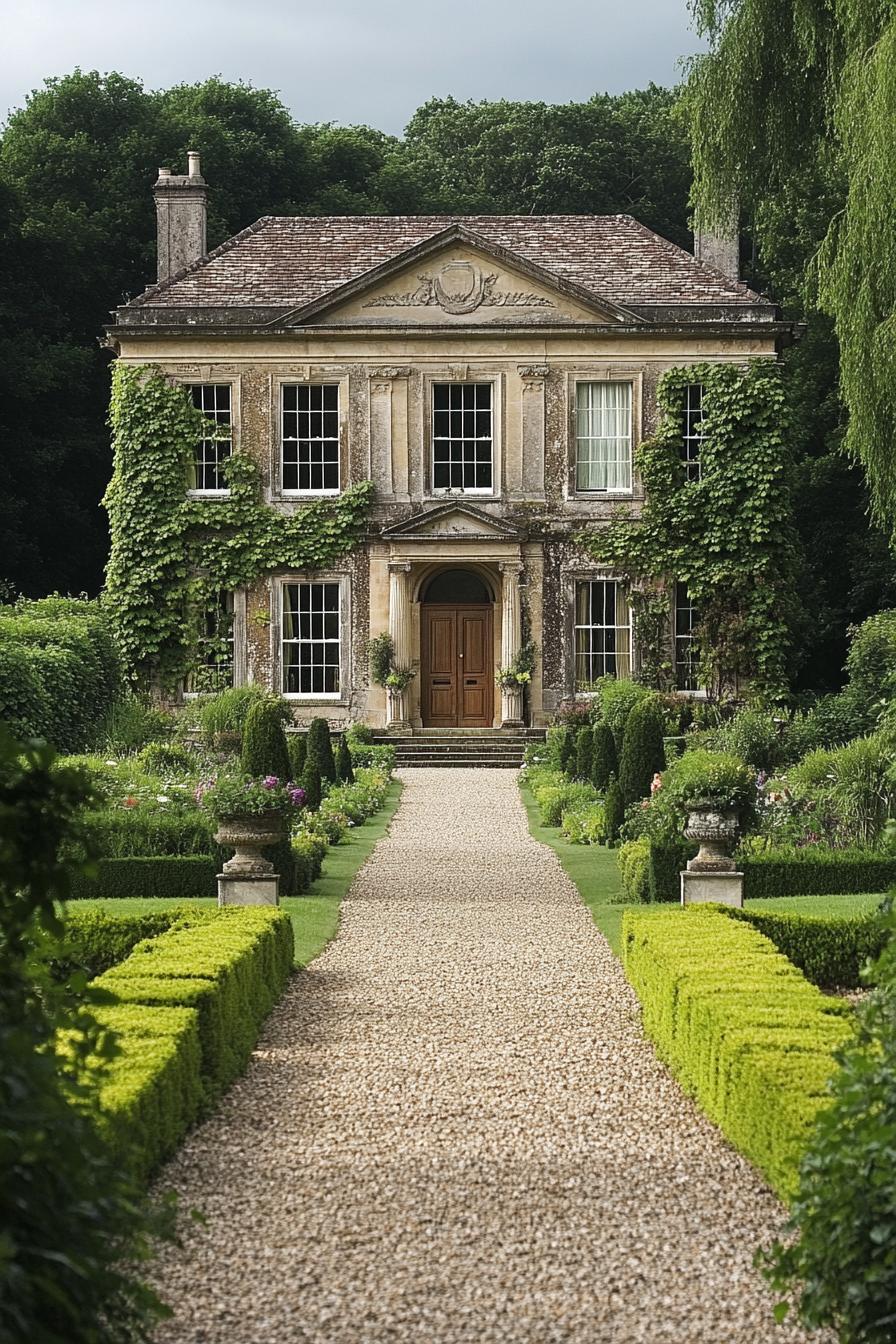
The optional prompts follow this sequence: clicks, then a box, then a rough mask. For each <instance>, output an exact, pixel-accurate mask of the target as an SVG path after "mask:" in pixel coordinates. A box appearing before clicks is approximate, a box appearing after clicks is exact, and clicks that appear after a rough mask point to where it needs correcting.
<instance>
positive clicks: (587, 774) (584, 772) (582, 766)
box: [575, 728, 594, 782]
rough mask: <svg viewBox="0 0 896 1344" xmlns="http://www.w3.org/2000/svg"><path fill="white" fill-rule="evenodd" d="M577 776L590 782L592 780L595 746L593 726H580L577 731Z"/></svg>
mask: <svg viewBox="0 0 896 1344" xmlns="http://www.w3.org/2000/svg"><path fill="white" fill-rule="evenodd" d="M575 743H576V766H575V772H576V778H577V779H583V780H586V781H588V782H590V780H591V762H592V751H593V747H594V730H593V728H580V729H579V731H578V732H577V733H576V738H575Z"/></svg>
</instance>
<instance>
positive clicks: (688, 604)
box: [675, 583, 699, 691]
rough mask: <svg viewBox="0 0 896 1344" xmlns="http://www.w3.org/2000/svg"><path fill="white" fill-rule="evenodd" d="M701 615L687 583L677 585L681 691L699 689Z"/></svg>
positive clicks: (677, 656) (677, 664) (677, 674)
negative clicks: (692, 599) (699, 625)
mask: <svg viewBox="0 0 896 1344" xmlns="http://www.w3.org/2000/svg"><path fill="white" fill-rule="evenodd" d="M698 620H699V617H698V614H697V608H696V607H695V606H694V604H693V602H692V601H691V599H690V596H689V594H688V589H687V584H684V583H676V585H675V684H676V685H677V687H678V689H679V690H680V691H696V690H697V689H698V682H697V668H698V662H699V658H698V652H697V636H696V634H695V630H696V627H697V623H698Z"/></svg>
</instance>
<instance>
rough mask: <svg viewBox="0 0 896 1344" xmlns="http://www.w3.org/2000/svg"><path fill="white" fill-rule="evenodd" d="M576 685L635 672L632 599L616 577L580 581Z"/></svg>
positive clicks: (578, 584)
mask: <svg viewBox="0 0 896 1344" xmlns="http://www.w3.org/2000/svg"><path fill="white" fill-rule="evenodd" d="M574 633H575V677H576V687H577V688H578V689H581V688H582V687H585V686H589V685H590V684H591V683H592V682H595V681H597V679H598V677H604V676H616V677H629V676H630V675H631V642H632V641H631V625H630V621H629V612H628V602H627V601H626V599H625V596H624V594H623V593H622V591H621V589H620V585H619V584H618V583H617V581H616V580H615V579H593V580H586V581H585V582H582V583H577V584H576V593H575V631H574Z"/></svg>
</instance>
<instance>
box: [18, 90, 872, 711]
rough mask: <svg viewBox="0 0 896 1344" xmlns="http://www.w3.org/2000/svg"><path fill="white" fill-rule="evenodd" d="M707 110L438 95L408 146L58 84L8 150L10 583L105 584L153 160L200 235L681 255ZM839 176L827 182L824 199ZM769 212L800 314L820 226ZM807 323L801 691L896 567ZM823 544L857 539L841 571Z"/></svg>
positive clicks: (796, 369) (784, 200) (825, 332)
mask: <svg viewBox="0 0 896 1344" xmlns="http://www.w3.org/2000/svg"><path fill="white" fill-rule="evenodd" d="M693 116H694V111H693V106H692V105H688V103H687V102H686V101H682V99H681V98H680V96H679V93H678V92H677V91H672V90H666V89H660V88H657V87H655V86H651V87H649V88H647V89H644V90H640V91H634V92H629V93H624V94H621V95H618V96H610V95H599V96H595V97H594V98H592V99H590V100H589V101H588V102H585V103H570V104H565V105H562V106H550V105H547V104H544V103H513V102H506V101H499V102H483V103H459V102H457V101H456V100H455V99H453V98H445V99H433V100H431V101H430V102H428V103H426V104H425V105H424V106H423V107H421V108H420V109H418V111H417V112H416V113H415V114H414V116H413V117H412V118H411V121H410V123H409V125H408V127H407V128H406V131H405V134H404V136H403V137H401V138H397V137H394V136H388V135H385V134H383V133H382V132H380V131H377V130H375V129H372V128H370V127H365V126H357V127H336V126H331V125H310V126H301V125H297V124H296V123H295V122H294V121H293V119H292V117H291V116H290V114H289V112H288V111H287V109H286V108H285V107H284V106H283V104H282V103H281V102H280V100H279V99H278V98H277V97H276V95H274V94H273V93H270V92H268V91H266V90H259V89H253V88H251V87H249V86H246V85H242V84H227V83H224V82H222V81H220V80H217V79H212V80H208V81H206V82H205V83H203V84H197V85H182V86H178V87H175V88H172V89H168V90H165V91H162V92H147V91H146V90H145V89H144V88H143V87H142V85H141V84H140V83H139V82H138V81H136V80H132V79H128V78H126V77H125V76H123V75H118V74H111V75H106V76H100V75H98V74H96V73H81V72H79V71H76V72H75V73H74V74H72V75H69V76H66V77H65V78H61V79H54V80H49V81H47V83H46V85H45V86H44V87H43V88H42V89H40V90H38V91H36V92H35V93H34V94H32V95H31V97H30V98H29V100H28V102H27V104H26V106H25V107H23V108H22V109H21V110H20V111H18V112H15V113H14V114H13V115H12V116H11V118H10V120H9V122H8V124H7V126H6V127H5V129H4V132H3V135H2V140H0V435H2V442H3V451H2V457H0V583H4V582H5V584H6V585H8V586H9V587H10V588H11V589H12V590H14V591H15V590H18V591H22V592H25V593H26V594H29V595H39V594H41V593H44V592H47V591H51V590H54V589H59V590H61V591H70V592H78V591H81V590H86V591H88V592H95V591H97V589H98V588H99V586H100V584H101V582H102V574H103V566H104V563H105V559H106V555H107V552H108V537H107V532H106V523H105V516H104V514H103V512H102V510H101V509H100V507H99V502H98V501H99V499H100V497H101V495H102V493H103V490H104V488H105V486H106V484H107V482H108V479H109V476H110V474H111V455H110V448H109V434H108V429H107V427H106V423H105V420H106V412H107V406H108V398H109V377H108V364H109V358H110V357H109V355H108V353H107V352H104V351H103V350H102V349H101V348H100V345H99V342H98V338H99V336H100V334H101V332H102V328H103V326H104V324H105V323H107V322H108V320H109V312H110V309H112V308H113V307H114V306H115V305H116V304H118V303H120V302H121V301H122V300H123V299H125V298H127V297H128V296H130V295H133V294H135V293H138V292H139V291H140V290H142V289H143V287H144V286H145V285H146V284H147V283H148V282H150V281H151V280H152V279H153V277H154V275H155V217H154V206H153V201H152V195H151V190H150V188H151V184H152V182H153V181H154V179H155V175H156V171H157V169H158V166H159V164H169V165H171V166H173V167H175V168H177V167H179V166H180V165H181V164H182V163H183V162H184V161H185V156H186V151H187V149H188V148H193V147H196V148H199V149H200V150H201V152H202V161H203V171H204V173H205V175H206V177H207V179H208V181H209V182H210V184H211V185H212V188H213V190H212V192H211V195H210V207H209V246H210V247H214V246H216V245H217V244H218V243H220V242H222V241H223V240H224V239H225V238H227V237H228V236H230V235H231V234H232V233H234V232H236V231H237V230H238V229H241V228H244V227H245V226H246V225H247V224H250V223H252V222H253V221H254V220H255V219H257V218H258V217H259V216H260V215H263V214H367V213H386V214H395V213H404V214H420V213H434V214H454V213H465V214H466V213H484V214H488V213H532V214H542V213H553V212H556V213H572V214H575V213H613V212H616V211H625V212H628V213H630V214H633V215H635V216H636V217H637V218H638V219H640V220H642V221H643V222H644V223H645V224H647V225H648V226H650V227H651V228H655V229H656V230H657V231H658V232H659V233H661V234H663V235H664V236H666V237H668V238H671V239H673V240H674V241H676V242H678V243H680V244H682V245H683V246H685V247H689V246H690V245H691V235H690V232H689V204H688V197H689V192H690V187H691V169H690V153H691V150H690V144H689V133H690V130H691V127H690V125H689V122H690V121H691V119H692V118H693ZM817 176H819V179H820V175H818V174H817ZM832 180H833V179H832V175H831V174H828V175H827V176H826V177H825V178H824V180H823V181H821V180H819V192H821V193H822V197H823V198H824V199H826V197H824V193H828V195H834V194H835V191H834V186H832V185H831V181H832ZM822 189H823V190H822ZM816 199H817V197H816ZM763 210H764V211H765V213H764V214H763V216H762V221H761V222H762V223H763V224H764V223H765V219H766V215H773V214H774V213H775V211H777V218H778V220H779V224H778V227H777V231H776V232H775V233H774V239H775V243H774V246H773V245H772V236H773V235H772V231H771V230H770V229H769V227H765V228H764V229H760V228H759V227H758V226H757V227H755V228H754V232H755V234H756V237H757V241H758V248H757V250H756V253H755V256H754V260H753V269H754V278H756V280H757V282H758V283H760V284H761V285H763V286H765V287H770V288H771V289H772V291H773V293H774V294H775V295H776V297H779V298H781V299H782V300H783V301H784V302H785V303H786V304H787V305H788V306H789V311H791V312H792V313H793V314H794V315H795V316H798V317H801V316H804V315H805V314H806V313H807V311H809V308H808V303H807V299H806V295H805V287H804V286H803V285H802V276H803V271H804V267H805V258H806V255H807V254H808V251H809V249H810V248H811V247H812V246H813V245H814V242H815V241H817V237H818V230H819V224H818V219H817V218H816V217H815V215H814V214H813V211H812V209H811V208H810V206H809V205H808V204H807V203H806V201H805V199H804V197H802V196H799V197H798V196H797V195H794V196H793V197H791V196H790V195H788V194H787V193H783V194H782V196H781V198H780V199H779V200H776V201H773V202H771V203H769V202H765V203H764V205H763ZM755 213H756V212H755V211H753V213H752V214H751V216H750V217H751V219H753V218H754V216H755ZM818 213H819V209H818V208H817V207H816V214H818ZM820 213H821V214H822V215H823V213H824V210H823V208H821V209H820ZM754 222H755V221H754ZM809 316H810V323H809V332H808V336H807V339H806V340H804V341H803V342H802V343H801V344H799V345H798V346H797V347H796V348H795V349H794V350H793V351H792V352H790V353H789V355H788V361H789V363H790V365H791V384H792V393H793V396H794V397H795V398H796V401H797V403H798V406H799V414H798V417H797V421H798V424H799V426H800V429H799V434H798V436H797V441H796V442H795V443H794V449H795V457H796V461H797V468H796V470H797V478H798V479H797V485H798V489H797V491H796V496H797V499H798V500H799V501H800V503H799V505H798V514H799V516H798V518H797V523H798V526H799V527H800V531H801V535H802V537H803V551H804V560H805V563H804V570H803V585H802V586H803V597H804V601H803V607H804V610H805V612H806V621H805V628H804V629H803V630H802V631H801V632H800V636H799V637H800V641H801V643H802V644H803V645H804V653H805V657H804V664H803V665H804V679H805V681H806V684H807V685H831V684H836V683H837V681H838V677H839V672H840V666H841V664H842V661H843V655H844V652H845V640H846V629H847V626H848V625H849V623H850V622H851V621H858V620H861V619H862V618H863V617H864V616H865V615H867V614H868V613H869V612H871V611H874V610H876V609H877V607H878V606H879V605H880V604H881V603H882V602H884V601H888V602H889V601H893V600H894V599H896V577H894V569H893V565H892V563H891V561H890V556H889V551H888V548H887V546H886V544H885V542H884V541H883V539H882V537H881V536H880V534H879V533H877V532H876V531H875V530H873V529H870V528H869V526H868V522H867V519H866V517H865V512H866V507H867V500H866V496H865V491H864V485H863V482H862V477H861V475H860V474H859V473H858V472H857V471H856V470H855V469H854V468H852V467H851V466H850V465H849V463H848V462H847V461H846V459H845V458H844V457H843V456H842V455H841V454H840V451H839V446H840V439H841V438H842V419H843V417H842V413H841V407H840V403H839V397H838V392H837V353H836V342H835V340H834V338H833V336H832V334H831V331H830V324H829V323H828V322H826V320H823V319H821V318H820V317H818V315H817V314H814V313H812V312H809ZM819 520H823V521H824V528H822V527H821V526H820V524H819ZM832 535H836V536H838V537H842V538H843V540H844V542H847V541H848V545H846V544H845V545H844V548H843V550H842V551H841V553H840V554H841V563H839V564H838V565H836V566H832V565H831V564H830V549H829V546H828V544H827V542H828V541H829V539H830V537H831V536H832Z"/></svg>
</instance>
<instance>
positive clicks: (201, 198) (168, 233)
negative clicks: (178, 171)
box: [153, 149, 208, 280]
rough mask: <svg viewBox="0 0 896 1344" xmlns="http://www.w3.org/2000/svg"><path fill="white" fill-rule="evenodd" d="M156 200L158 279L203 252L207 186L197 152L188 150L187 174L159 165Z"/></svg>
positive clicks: (204, 249)
mask: <svg viewBox="0 0 896 1344" xmlns="http://www.w3.org/2000/svg"><path fill="white" fill-rule="evenodd" d="M153 195H154V196H155V200H156V219H157V226H158V232H157V240H158V259H159V273H158V278H159V280H167V279H168V278H169V276H172V275H176V274H177V272H178V271H182V270H183V269H184V267H186V266H190V265H192V263H193V262H194V261H198V260H199V258H200V257H204V256H205V253H206V250H207V248H206V240H205V226H206V216H207V213H208V188H207V186H206V184H205V178H204V177H203V176H202V174H201V172H200V170H199V155H198V154H197V152H196V151H195V150H194V149H191V150H189V152H188V153H187V171H186V174H184V175H181V176H177V175H175V174H172V172H171V169H170V168H160V169H159V176H158V180H157V182H156V184H155V186H154V187H153Z"/></svg>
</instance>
